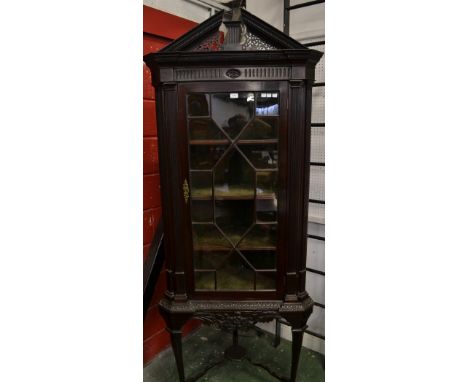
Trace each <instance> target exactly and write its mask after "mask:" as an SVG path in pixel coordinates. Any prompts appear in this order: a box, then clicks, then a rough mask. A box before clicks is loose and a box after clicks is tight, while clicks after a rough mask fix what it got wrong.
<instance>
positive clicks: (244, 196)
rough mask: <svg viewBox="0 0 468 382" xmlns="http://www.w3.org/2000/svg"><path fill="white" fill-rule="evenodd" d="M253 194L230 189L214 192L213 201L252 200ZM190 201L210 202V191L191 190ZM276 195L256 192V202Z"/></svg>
mask: <svg viewBox="0 0 468 382" xmlns="http://www.w3.org/2000/svg"><path fill="white" fill-rule="evenodd" d="M254 197H255V194H254V193H253V192H252V190H251V189H250V190H249V189H245V188H232V189H231V190H230V191H226V192H216V193H215V196H214V199H215V200H254ZM191 198H192V200H212V199H213V195H212V190H211V187H210V188H208V187H207V188H198V189H197V190H196V191H193V190H192V196H191ZM276 198H277V195H276V194H275V193H274V192H262V193H258V192H257V199H258V200H274V199H276Z"/></svg>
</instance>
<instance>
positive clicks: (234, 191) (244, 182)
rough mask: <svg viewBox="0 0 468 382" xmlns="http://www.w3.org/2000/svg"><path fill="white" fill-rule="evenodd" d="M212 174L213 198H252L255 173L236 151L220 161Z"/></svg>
mask: <svg viewBox="0 0 468 382" xmlns="http://www.w3.org/2000/svg"><path fill="white" fill-rule="evenodd" d="M214 172H215V174H214V179H215V189H214V193H215V197H221V196H224V197H226V196H231V197H248V196H250V197H253V195H254V193H255V171H254V169H253V168H252V167H251V166H250V165H249V163H248V162H247V161H246V160H245V158H244V157H243V156H242V155H241V154H240V153H239V151H237V150H236V149H234V148H232V149H231V150H230V151H229V152H228V153H227V154H226V155H225V156H224V157H223V158H222V159H221V160H220V162H219V163H218V165H217V166H216V169H215V171H214Z"/></svg>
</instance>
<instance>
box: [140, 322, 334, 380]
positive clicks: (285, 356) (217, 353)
mask: <svg viewBox="0 0 468 382" xmlns="http://www.w3.org/2000/svg"><path fill="white" fill-rule="evenodd" d="M260 334H261V335H260V336H259V335H258V333H257V332H256V331H255V330H249V331H239V345H241V346H243V347H245V349H246V350H247V359H243V360H241V361H232V360H226V359H225V357H224V351H225V350H226V349H227V348H228V347H229V346H231V345H232V333H228V332H225V331H221V330H218V329H214V328H211V327H207V326H202V327H201V328H200V329H199V330H197V331H195V332H194V333H192V334H191V335H189V336H187V337H186V338H184V340H183V352H184V355H183V356H184V367H185V377H186V379H187V380H188V381H193V380H194V378H196V381H197V382H278V381H279V379H278V378H276V377H274V376H273V375H271V374H270V372H273V373H274V374H276V375H278V376H281V377H282V378H283V379H284V380H289V370H290V364H291V342H289V341H287V340H284V339H281V344H280V345H279V346H278V347H277V348H275V347H273V345H272V344H273V339H274V336H273V335H272V334H270V333H266V332H260ZM249 360H250V362H249ZM324 362H325V360H324V356H323V355H322V354H320V353H317V352H315V351H312V350H310V349H307V348H304V347H303V348H302V352H301V358H300V361H299V370H298V373H297V379H296V382H323V381H325V370H324ZM252 363H253V364H255V365H253V364H252ZM213 365H214V366H213ZM257 365H262V366H257ZM211 366H213V367H211ZM210 367H211V368H210ZM265 368H266V369H268V370H269V371H270V372H268V371H267V370H265ZM207 369H208V370H207ZM205 371H206V372H205ZM144 382H179V377H178V375H177V368H176V365H175V359H174V355H173V353H172V349H171V348H169V349H166V350H165V351H163V352H161V353H160V354H159V355H158V356H157V357H156V358H155V359H154V360H152V361H151V362H150V363H149V364H148V365H147V366H146V367H145V369H144Z"/></svg>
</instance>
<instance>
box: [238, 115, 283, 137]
mask: <svg viewBox="0 0 468 382" xmlns="http://www.w3.org/2000/svg"><path fill="white" fill-rule="evenodd" d="M278 123H279V119H278V117H260V118H258V117H257V118H255V119H254V120H253V121H251V122H250V123H249V125H248V126H247V127H246V128H245V130H244V131H243V133H242V134H241V136H240V138H239V139H240V140H244V139H245V140H253V139H278Z"/></svg>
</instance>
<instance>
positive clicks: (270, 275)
mask: <svg viewBox="0 0 468 382" xmlns="http://www.w3.org/2000/svg"><path fill="white" fill-rule="evenodd" d="M275 289H276V272H257V290H275Z"/></svg>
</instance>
